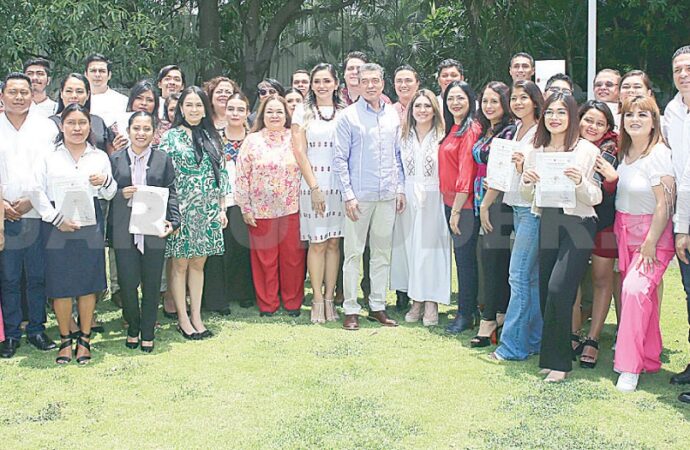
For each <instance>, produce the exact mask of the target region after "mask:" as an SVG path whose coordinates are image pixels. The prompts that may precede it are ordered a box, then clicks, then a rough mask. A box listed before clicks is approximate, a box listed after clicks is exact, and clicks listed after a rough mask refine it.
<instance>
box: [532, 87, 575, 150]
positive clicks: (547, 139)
mask: <svg viewBox="0 0 690 450" xmlns="http://www.w3.org/2000/svg"><path fill="white" fill-rule="evenodd" d="M556 102H562V103H563V104H564V105H565V108H566V110H567V111H568V128H567V130H566V132H565V151H566V152H568V151H570V150H572V149H573V147H575V144H577V141H578V140H579V139H580V121H579V120H577V117H578V116H577V102H576V101H575V97H573V96H572V95H570V94H564V93H562V92H558V93H554V94H551V95H549V98H547V99H546V102H545V103H544V112H542V114H541V117H540V118H539V124H538V125H537V132H536V133H535V135H534V144H533V145H534V148H539V147H546V146H547V145H549V144H550V143H551V132H550V131H549V130H548V129H547V128H546V110H547V109H549V106H551V105H553V104H554V103H556Z"/></svg>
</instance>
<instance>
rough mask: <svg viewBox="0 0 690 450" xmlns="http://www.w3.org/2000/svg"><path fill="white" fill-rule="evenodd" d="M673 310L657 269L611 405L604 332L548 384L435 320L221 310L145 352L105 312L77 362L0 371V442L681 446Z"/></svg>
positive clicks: (677, 294) (676, 304)
mask: <svg viewBox="0 0 690 450" xmlns="http://www.w3.org/2000/svg"><path fill="white" fill-rule="evenodd" d="M682 298H683V297H682V289H681V285H680V275H679V273H678V270H677V269H675V268H674V269H670V270H669V272H668V274H667V276H666V283H665V290H664V302H663V312H662V332H663V335H664V353H663V357H662V359H663V362H664V366H663V369H662V371H661V372H660V373H658V374H655V375H643V376H642V377H641V382H640V385H639V390H638V392H636V393H634V394H627V395H625V394H620V393H618V392H617V391H616V390H615V388H614V384H615V380H616V374H614V373H613V371H612V362H611V358H612V352H611V351H610V348H611V341H612V334H613V325H611V324H609V325H607V327H606V329H605V331H604V336H603V337H602V346H601V348H602V349H603V350H602V352H601V357H600V360H599V365H598V366H597V368H596V369H595V370H585V369H580V368H579V367H578V368H576V369H575V371H574V372H573V375H572V377H571V378H570V379H569V380H568V381H567V382H566V383H563V384H556V385H554V384H546V383H543V382H542V381H541V379H542V377H541V376H539V375H537V370H538V368H537V358H536V357H533V358H531V359H530V360H528V361H526V362H512V363H501V364H496V363H491V362H488V361H487V360H486V359H485V358H484V356H485V355H486V354H487V352H488V351H489V350H490V349H488V350H487V349H482V350H480V349H476V350H475V349H470V348H469V345H468V341H469V339H470V338H471V337H472V336H473V333H471V332H466V333H463V334H462V335H460V336H459V337H450V336H447V335H444V333H443V331H442V330H443V326H444V325H445V324H446V323H447V322H448V318H447V317H446V314H445V311H444V314H442V318H441V324H440V326H439V327H434V328H432V329H426V328H424V327H423V326H421V324H419V325H407V324H404V325H402V326H400V327H398V328H395V329H383V328H381V327H378V326H374V325H373V324H370V323H368V322H367V321H366V320H362V329H361V330H360V331H357V332H347V331H344V330H342V329H340V324H339V323H336V324H328V325H319V326H315V325H312V324H311V323H310V322H309V312H308V308H307V307H305V308H304V310H303V314H302V317H300V318H299V319H296V320H295V319H290V318H288V317H287V316H286V315H278V316H276V317H274V318H266V319H260V318H259V317H258V311H257V310H256V309H249V310H247V309H241V308H239V307H233V314H232V316H230V318H227V319H226V318H220V317H218V316H210V317H208V321H207V323H208V325H209V327H210V328H211V329H212V330H213V331H214V332H215V333H216V336H215V337H214V338H213V339H209V340H206V341H200V342H189V341H185V340H184V339H183V338H182V337H181V336H180V335H179V334H178V333H177V332H175V329H174V324H173V323H172V322H170V321H167V320H163V322H162V325H163V326H162V328H161V329H160V330H159V331H158V332H157V337H156V350H155V352H154V353H153V354H151V355H147V354H143V353H141V352H140V351H139V350H136V351H132V350H128V349H126V348H125V346H124V336H125V335H124V332H123V330H122V329H121V319H120V314H119V312H118V311H116V310H115V309H113V307H112V304H111V303H110V302H107V301H106V302H103V303H102V304H100V305H99V310H100V311H101V314H100V318H101V319H102V320H104V321H105V323H106V333H105V334H103V335H99V336H98V337H96V338H95V339H94V341H93V342H94V351H93V355H94V360H93V361H92V363H91V364H90V365H88V366H86V367H79V366H78V365H77V364H76V363H74V362H73V363H72V364H70V365H69V366H67V367H58V366H56V365H55V363H54V358H55V352H49V353H45V354H44V353H41V352H39V351H37V350H34V349H33V348H31V347H30V346H29V345H28V344H27V343H25V342H23V343H22V347H21V348H20V349H19V351H18V354H17V356H16V357H15V358H13V359H11V360H3V361H0V388H1V389H2V395H0V442H1V444H0V446H2V448H8V449H10V448H11V449H15V448H77V447H93V448H353V449H354V448H381V449H390V448H473V449H474V448H476V449H484V448H537V449H542V448H554V449H556V448H558V449H599V448H606V449H609V448H626V449H627V448H631V449H640V448H684V449H685V448H688V436H689V435H690V422H688V419H690V406H688V405H683V404H682V403H679V402H678V401H677V400H676V397H677V395H678V393H679V392H680V389H678V388H677V387H673V386H671V385H669V383H668V381H669V377H670V376H671V374H672V373H673V372H676V371H679V370H682V369H683V368H684V367H685V364H687V363H688V362H690V351H688V350H689V347H688V343H687V342H686V337H687V322H686V316H685V314H686V313H685V305H684V303H683V301H682ZM391 301H392V298H390V299H389V303H390V302H391ZM391 309H392V308H391ZM161 315H162V314H161ZM393 316H394V317H395V318H396V319H399V320H402V316H401V315H397V314H393ZM52 319H53V318H52V317H51V323H50V326H51V328H50V329H49V330H48V332H49V334H50V335H51V336H52V337H57V330H56V328H55V322H54V320H52ZM613 320H615V318H614V314H613V313H611V314H610V316H609V322H611V321H613ZM689 389H690V387H689Z"/></svg>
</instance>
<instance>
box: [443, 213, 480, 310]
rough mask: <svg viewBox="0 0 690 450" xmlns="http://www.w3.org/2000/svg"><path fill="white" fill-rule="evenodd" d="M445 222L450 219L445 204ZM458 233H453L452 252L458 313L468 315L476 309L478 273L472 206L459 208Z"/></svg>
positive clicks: (475, 228) (475, 221)
mask: <svg viewBox="0 0 690 450" xmlns="http://www.w3.org/2000/svg"><path fill="white" fill-rule="evenodd" d="M445 211H446V223H448V221H449V220H450V211H451V208H450V207H449V206H447V205H445ZM458 228H460V235H457V234H454V233H453V231H452V230H451V234H450V235H451V237H452V238H453V253H454V255H455V269H456V270H457V276H458V314H460V315H463V316H466V317H469V316H472V315H473V314H474V313H475V312H476V311H477V291H478V289H479V273H478V261H477V239H478V237H479V218H478V217H475V216H474V211H473V210H472V208H467V209H462V210H460V222H459V224H458Z"/></svg>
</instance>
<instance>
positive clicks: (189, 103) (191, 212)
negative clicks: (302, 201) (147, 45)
mask: <svg viewBox="0 0 690 450" xmlns="http://www.w3.org/2000/svg"><path fill="white" fill-rule="evenodd" d="M159 148H160V149H161V150H163V151H165V152H167V153H168V155H169V156H170V157H171V158H172V161H173V166H174V167H175V188H176V192H177V200H178V204H179V209H180V215H181V225H180V229H179V232H178V233H176V234H174V235H171V236H169V237H168V240H167V243H166V247H165V256H166V258H172V260H171V265H172V268H171V274H170V279H169V280H168V286H169V288H170V289H171V291H172V295H173V298H174V300H175V307H176V309H177V320H178V331H179V332H180V334H181V335H182V336H183V337H184V338H185V339H194V340H198V339H205V338H208V337H211V336H213V333H212V332H211V331H210V330H209V329H207V328H206V326H205V325H204V322H203V320H202V318H201V297H202V294H203V287H204V264H205V263H206V257H208V256H210V255H220V254H222V253H223V229H224V228H225V227H226V226H227V223H228V219H227V216H226V212H225V196H226V195H227V194H229V193H230V187H229V182H228V174H227V172H226V170H225V163H224V159H223V153H222V151H223V148H222V145H221V142H220V137H219V136H218V133H217V132H216V129H215V127H214V126H213V122H212V120H211V105H210V103H209V100H208V97H207V96H206V94H205V93H204V91H202V90H201V89H200V88H199V87H197V86H190V87H188V88H186V89H184V90H183V91H182V94H181V95H180V100H179V102H178V103H177V108H176V109H175V120H174V122H173V124H172V128H171V129H170V130H168V132H167V133H166V134H165V135H164V136H163V138H162V139H161V144H160V147H159ZM187 287H189V297H190V300H191V308H190V309H191V318H190V316H189V315H187V309H186V307H185V306H186V305H185V297H186V292H187Z"/></svg>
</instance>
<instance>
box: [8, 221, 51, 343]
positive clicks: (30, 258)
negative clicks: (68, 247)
mask: <svg viewBox="0 0 690 450" xmlns="http://www.w3.org/2000/svg"><path fill="white" fill-rule="evenodd" d="M43 252H44V248H43V238H42V234H41V219H20V220H18V221H16V222H11V221H9V220H6V221H5V250H4V251H2V252H0V264H2V270H1V271H0V273H2V278H1V279H2V315H3V319H4V323H5V337H6V338H13V339H19V338H21V336H22V332H21V330H20V329H19V325H20V324H21V322H22V305H21V303H22V292H21V282H22V268H24V271H25V272H26V298H27V303H28V309H29V311H28V312H29V324H28V325H27V326H26V334H27V335H28V336H33V335H36V334H40V333H42V332H43V331H45V323H46V293H45V274H44V258H43Z"/></svg>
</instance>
